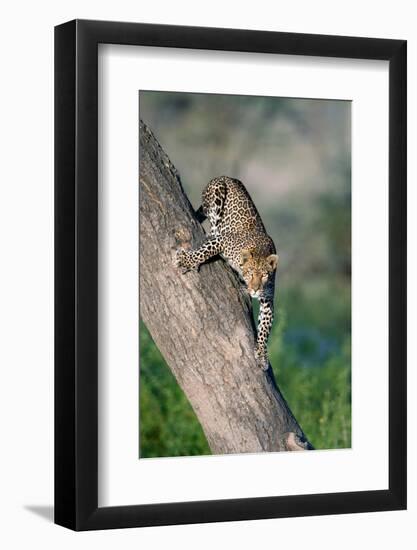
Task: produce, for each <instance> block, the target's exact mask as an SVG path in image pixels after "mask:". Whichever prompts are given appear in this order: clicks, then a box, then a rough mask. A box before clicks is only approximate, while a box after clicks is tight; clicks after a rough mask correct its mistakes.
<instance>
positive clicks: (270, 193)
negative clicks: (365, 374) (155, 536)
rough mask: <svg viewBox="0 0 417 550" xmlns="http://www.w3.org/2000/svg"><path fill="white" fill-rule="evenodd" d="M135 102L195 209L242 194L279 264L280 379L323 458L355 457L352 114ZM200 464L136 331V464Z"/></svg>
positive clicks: (202, 97) (145, 340) (267, 105)
mask: <svg viewBox="0 0 417 550" xmlns="http://www.w3.org/2000/svg"><path fill="white" fill-rule="evenodd" d="M139 98H140V99H139V109H140V117H141V118H142V119H143V120H144V122H145V123H146V124H148V125H149V126H150V128H151V129H152V130H153V132H154V134H155V135H156V137H157V139H158V140H159V142H160V143H161V145H162V147H163V148H164V149H165V151H166V152H167V153H168V155H169V157H170V159H171V160H172V162H173V164H174V165H175V166H176V168H177V169H178V171H179V173H180V175H181V180H182V183H183V186H184V189H185V191H186V192H187V194H188V197H189V198H190V200H191V202H192V204H193V206H194V207H195V208H196V209H197V208H198V207H199V206H200V199H201V192H202V190H203V188H204V186H205V185H206V184H207V182H208V181H209V180H210V179H211V178H213V177H215V176H219V175H228V176H231V177H235V178H238V179H240V180H242V181H243V183H244V184H245V186H246V188H247V189H248V191H249V193H250V195H251V196H252V198H253V200H254V202H255V204H256V206H257V208H258V210H259V212H260V214H261V216H262V219H263V221H264V223H265V226H266V228H267V231H268V233H269V235H271V237H272V238H273V240H274V242H275V244H276V246H277V250H278V253H279V257H280V265H279V269H278V276H277V282H278V284H277V287H276V298H275V299H276V303H275V313H276V320H275V322H274V326H273V330H272V333H271V336H270V339H269V353H270V359H271V363H272V366H273V370H274V373H275V377H276V379H277V382H278V384H279V386H280V389H281V391H282V392H283V394H284V396H285V398H286V399H287V401H288V402H289V404H290V407H291V409H292V411H293V412H294V414H295V416H296V418H297V420H298V421H299V423H300V425H301V426H302V428H303V430H304V432H305V433H306V435H307V437H308V438H309V440H310V441H311V442H312V443H313V445H314V446H315V448H316V449H335V448H347V447H350V445H351V343H350V336H351V278H350V273H351V172H350V166H351V126H350V124H351V123H350V121H351V103H350V102H349V101H334V100H310V99H290V98H271V97H250V96H232V95H209V94H186V93H175V92H151V91H149V92H140V96H139ZM206 223H207V222H206ZM254 305H255V304H254ZM201 454H210V449H209V447H208V445H207V442H206V439H205V437H204V433H203V431H202V429H201V427H200V425H199V423H198V421H197V418H196V416H195V414H194V412H193V410H192V408H191V406H190V404H189V403H188V401H187V399H186V397H185V395H184V394H183V392H182V390H181V389H180V387H179V386H178V384H177V383H176V381H175V379H174V377H173V375H172V374H171V372H170V370H169V369H168V367H167V365H166V363H165V361H164V359H163V357H162V356H161V354H160V353H159V351H158V349H157V348H156V346H155V344H154V343H153V341H152V338H151V336H150V334H149V333H148V331H147V329H146V327H145V325H144V324H143V323H142V322H141V325H140V456H141V457H157V456H181V455H201Z"/></svg>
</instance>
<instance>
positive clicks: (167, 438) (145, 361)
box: [139, 322, 210, 458]
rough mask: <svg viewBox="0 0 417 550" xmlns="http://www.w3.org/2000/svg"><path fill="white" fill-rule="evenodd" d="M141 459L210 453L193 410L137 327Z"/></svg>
mask: <svg viewBox="0 0 417 550" xmlns="http://www.w3.org/2000/svg"><path fill="white" fill-rule="evenodd" d="M139 407H140V456H141V458H150V457H156V456H190V455H204V454H210V449H209V446H208V444H207V441H206V438H205V436H204V433H203V430H202V428H201V426H200V424H199V422H198V420H197V418H196V416H195V414H194V411H193V409H192V407H191V405H190V403H189V402H188V400H187V398H186V397H185V395H184V393H183V391H182V390H181V388H180V387H179V385H178V384H177V382H176V380H175V378H174V376H173V375H172V373H171V371H170V370H169V368H168V367H167V365H166V363H165V361H164V358H163V357H162V355H161V354H160V352H159V350H158V348H157V347H156V345H155V344H154V342H153V340H152V338H151V336H150V334H149V332H148V330H147V329H146V327H145V325H144V324H143V323H142V322H141V324H140V399H139Z"/></svg>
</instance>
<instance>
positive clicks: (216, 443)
mask: <svg viewBox="0 0 417 550" xmlns="http://www.w3.org/2000/svg"><path fill="white" fill-rule="evenodd" d="M139 189H140V201H139V202H140V215H139V219H140V269H139V272H140V277H139V278H140V312H141V316H142V319H143V321H144V322H145V324H146V326H147V327H148V329H149V331H150V333H151V335H152V338H153V339H154V341H155V343H156V345H157V346H158V348H159V350H160V351H161V353H162V355H163V356H164V358H165V360H166V362H167V364H168V366H169V368H170V369H171V371H172V372H173V374H174V376H175V378H176V379H177V381H178V383H179V385H180V386H181V388H182V389H183V391H184V392H185V395H186V396H187V398H188V399H189V401H190V403H191V405H192V407H193V409H194V411H195V413H196V415H197V417H198V419H199V421H200V423H201V426H202V427H203V430H204V433H205V435H206V437H207V441H208V443H209V445H210V448H211V450H212V452H213V453H214V454H223V453H245V452H247V453H249V452H250V453H255V452H259V451H295V450H306V449H312V448H313V447H312V446H311V444H310V443H309V441H308V440H307V439H306V437H305V435H304V433H303V431H302V430H301V428H300V426H299V424H298V423H297V421H296V419H295V417H294V416H293V414H292V413H291V411H290V409H289V407H288V405H287V403H286V401H285V400H284V398H283V396H282V395H281V393H280V391H279V389H278V387H277V385H276V382H275V379H274V376H273V373H272V369H271V367H269V370H268V371H267V372H266V373H265V372H263V371H262V370H261V369H260V368H259V367H258V366H257V365H256V363H255V359H254V353H253V350H254V344H255V339H256V329H255V325H254V322H253V314H252V306H251V303H250V299H249V298H248V297H247V295H246V294H245V293H244V291H243V290H242V289H241V286H240V283H239V281H238V279H237V277H236V275H235V274H234V272H233V271H232V269H231V268H230V267H228V266H227V265H226V264H225V263H224V262H223V261H222V260H221V259H217V260H216V261H212V262H210V263H207V264H205V265H202V266H201V267H200V271H199V272H198V273H196V272H189V273H186V274H185V275H182V274H181V273H180V270H179V269H177V268H175V267H174V265H173V261H172V260H173V256H174V252H175V250H176V248H177V247H178V246H192V247H195V246H197V245H199V244H200V243H201V241H202V240H203V239H204V230H203V228H202V226H201V225H200V224H199V223H198V221H197V220H196V218H195V216H194V210H193V208H192V206H191V204H190V202H189V201H188V198H187V196H186V195H185V193H184V191H183V188H182V185H181V182H180V178H179V175H178V172H177V171H176V169H175V168H174V166H173V165H172V163H171V161H170V159H169V158H168V156H167V155H166V153H165V152H164V151H163V150H162V148H161V146H160V145H159V143H158V142H157V140H156V139H155V137H154V135H153V134H152V132H151V131H150V129H149V128H148V127H147V126H146V125H145V124H144V123H143V122H142V121H141V122H140V184H139Z"/></svg>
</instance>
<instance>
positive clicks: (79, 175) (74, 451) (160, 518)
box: [55, 20, 407, 531]
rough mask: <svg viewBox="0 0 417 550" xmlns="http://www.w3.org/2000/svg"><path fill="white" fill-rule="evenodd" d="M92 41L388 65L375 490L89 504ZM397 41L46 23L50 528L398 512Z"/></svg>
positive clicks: (401, 227) (400, 136)
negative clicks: (51, 102) (382, 360)
mask: <svg viewBox="0 0 417 550" xmlns="http://www.w3.org/2000/svg"><path fill="white" fill-rule="evenodd" d="M98 44H123V45H143V46H161V47H162V46H163V47H175V48H193V49H204V50H230V51H240V52H259V53H271V54H291V55H304V56H306V55H307V56H321V57H338V58H356V59H374V60H387V61H388V62H389V488H388V489H387V490H377V491H358V492H348V493H334V494H306V495H297V496H276V497H262V498H244V499H232V500H217V501H200V502H182V503H169V504H152V505H137V506H118V507H99V506H98V498H97V494H98V474H97V472H98V467H97V464H98V448H97V434H98V409H97V405H98V351H97V335H98V329H97V325H98V316H97V307H98V291H97V277H98V259H97V258H98V250H97V246H98V219H97V218H98V212H97V200H98V151H97V146H98V132H97V128H98V108H97V106H98V76H97V73H98V61H97V59H98V55H97V54H98ZM406 46H407V44H406V41H404V40H387V39H374V38H354V37H342V36H321V35H310V34H292V33H280V32H264V31H261V32H260V31H248V30H236V29H218V28H197V27H181V26H165V25H149V24H141V23H118V22H106V21H84V20H74V21H70V22H68V23H64V24H62V25H59V26H57V27H56V28H55V522H56V523H57V524H59V525H63V526H65V527H68V528H70V529H74V530H77V531H78V530H91V529H108V528H123V527H140V526H152V525H170V524H183V523H200V522H215V521H236V520H249V519H261V518H280V517H288V516H308V515H323V514H340V513H352V512H370V511H383V510H402V509H405V508H406V113H407V108H406ZM370 253H372V252H370ZM376 444H377V442H376Z"/></svg>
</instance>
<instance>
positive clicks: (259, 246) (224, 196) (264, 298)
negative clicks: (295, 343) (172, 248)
mask: <svg viewBox="0 0 417 550" xmlns="http://www.w3.org/2000/svg"><path fill="white" fill-rule="evenodd" d="M196 217H197V219H198V221H199V222H201V223H203V222H204V220H205V219H208V221H209V224H210V231H209V233H208V234H207V235H206V239H205V240H204V242H203V243H202V244H201V246H199V247H198V248H196V249H186V248H183V247H181V248H178V249H177V250H176V254H175V259H174V263H175V265H176V267H178V268H180V269H181V271H182V273H187V272H188V271H190V270H195V271H198V270H199V267H200V266H201V264H203V263H205V262H207V261H208V260H209V259H210V258H212V257H214V256H217V255H219V256H220V257H222V258H223V259H224V260H225V261H226V263H227V264H229V265H230V267H231V268H232V269H233V270H234V271H235V272H236V273H237V275H238V277H239V279H240V281H241V283H242V286H243V288H244V290H245V292H246V293H247V294H248V295H249V296H250V297H251V298H253V299H255V300H258V301H259V315H258V326H257V336H256V344H255V349H254V357H255V361H256V364H257V365H258V366H259V367H260V368H261V369H262V370H264V371H267V370H268V368H269V365H270V363H269V358H268V350H267V343H268V338H269V335H270V332H271V328H272V323H273V320H274V293H275V275H276V271H277V267H278V260H279V257H278V254H277V252H276V248H275V244H274V242H273V240H272V238H271V237H270V236H269V235H268V234H267V232H266V229H265V226H264V224H263V222H262V219H261V216H260V214H259V212H258V210H257V209H256V206H255V204H254V202H253V200H252V198H251V197H250V195H249V193H248V191H247V189H246V187H245V186H244V184H243V183H242V182H241V181H240V180H238V179H235V178H232V177H229V176H220V177H215V178H213V179H211V180H210V181H209V183H208V184H207V185H206V187H205V189H204V190H203V193H202V204H201V206H200V208H199V209H198V210H197V211H196Z"/></svg>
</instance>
